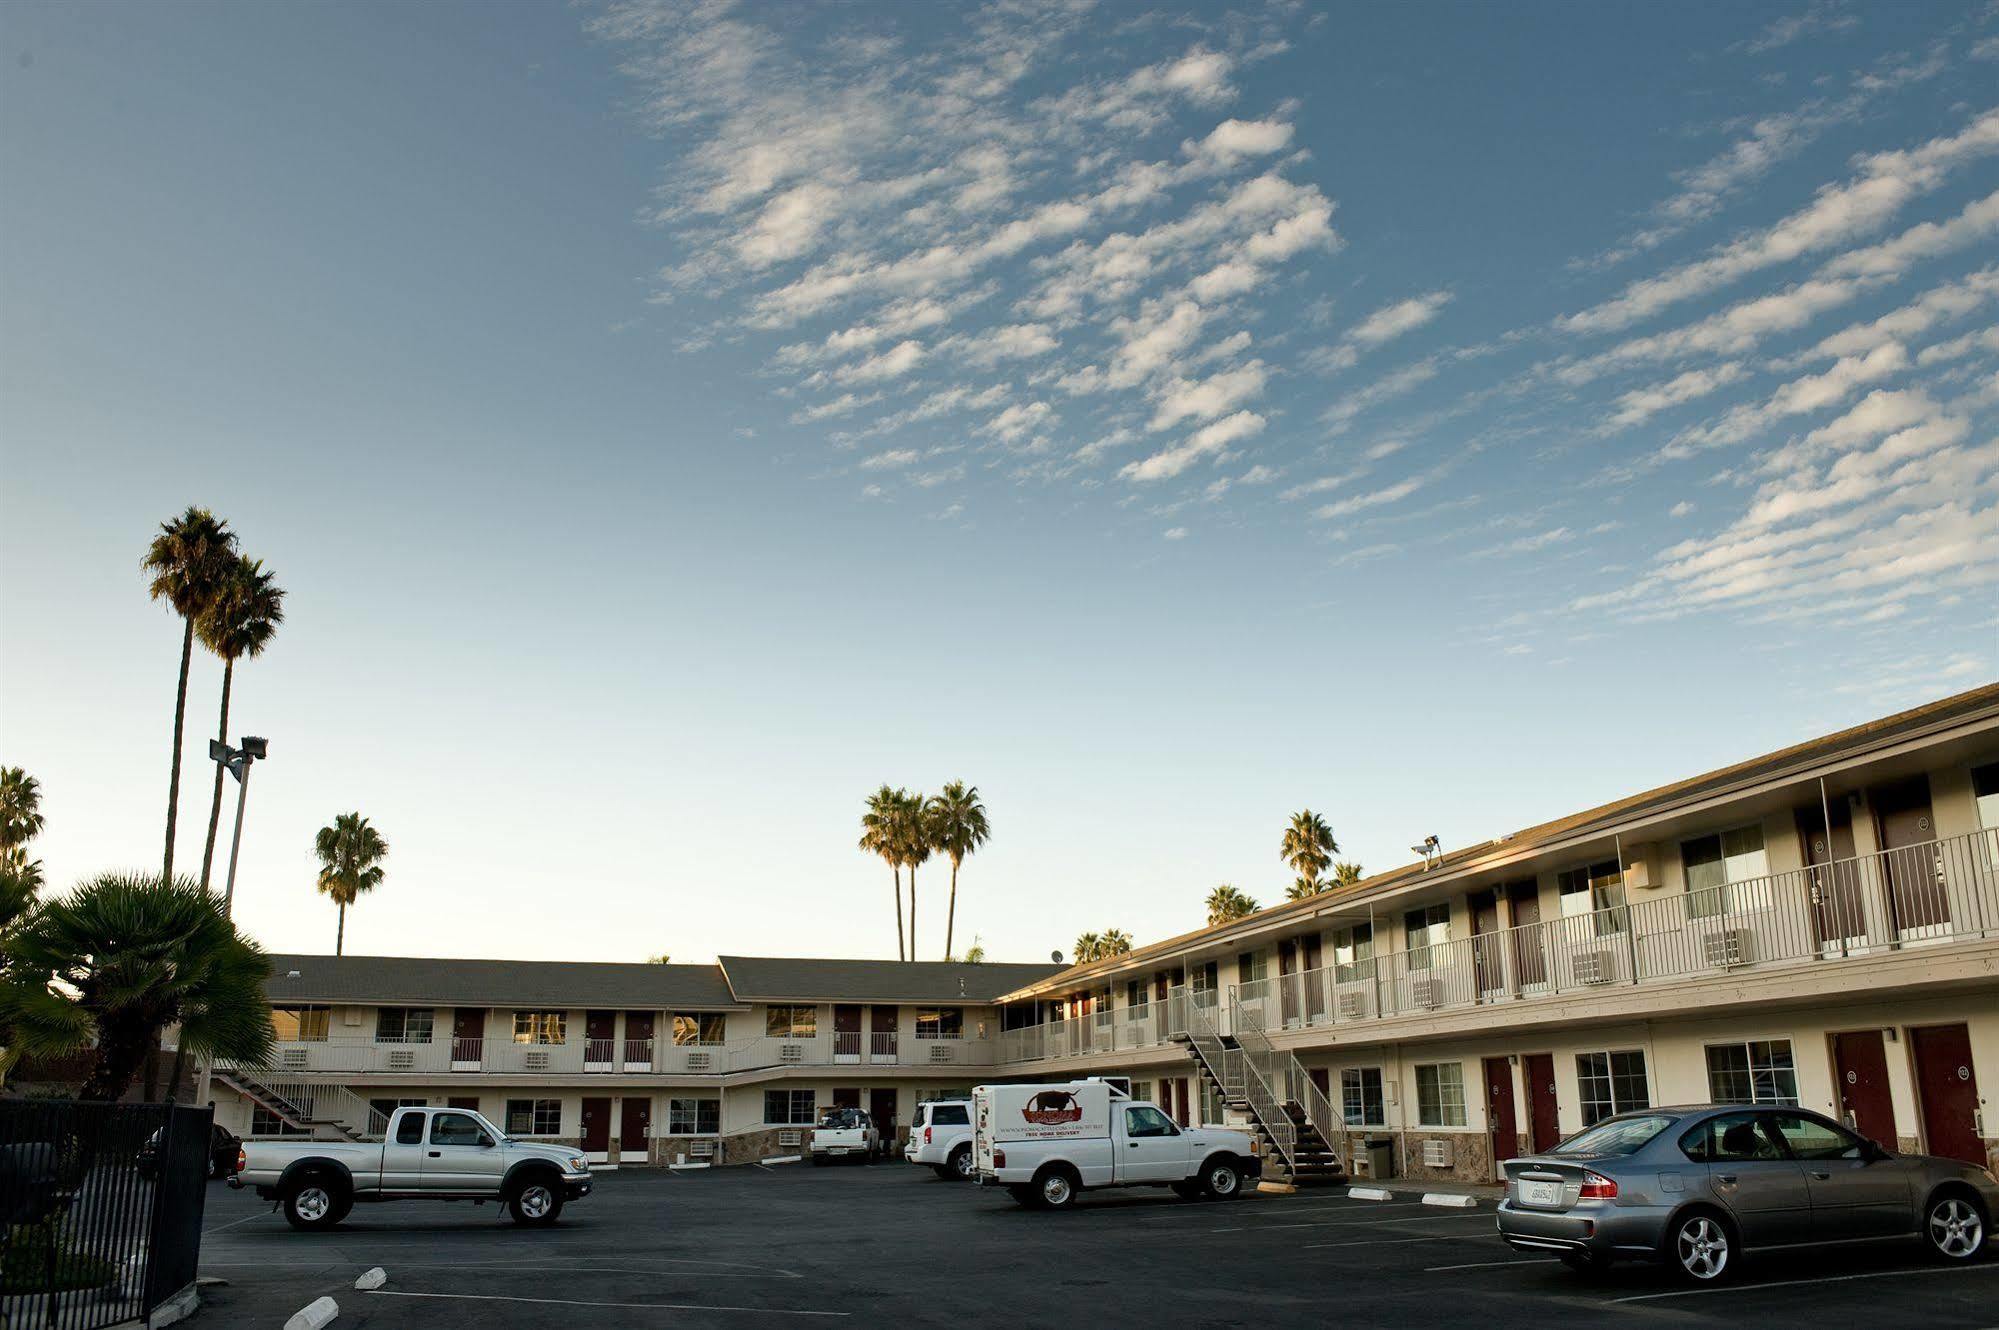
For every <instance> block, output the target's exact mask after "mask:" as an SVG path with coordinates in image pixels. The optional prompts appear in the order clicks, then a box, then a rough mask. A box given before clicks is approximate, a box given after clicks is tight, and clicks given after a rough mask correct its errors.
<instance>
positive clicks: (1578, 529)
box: [0, 2, 1999, 960]
mask: <svg viewBox="0 0 1999 1330" xmlns="http://www.w3.org/2000/svg"><path fill="white" fill-rule="evenodd" d="M0 58H4V60H5V65H4V70H5V77H4V79H0V125H4V129H0V177H4V178H5V179H6V180H7V181H8V187H7V188H6V189H5V190H0V311H4V312H0V339H4V340H0V430H4V433H0V446H4V470H0V558H4V562H5V567H6V569H7V576H6V578H5V580H4V585H0V761H5V762H7V763H9V764H20V765H24V766H26V767H28V768H29V769H30V770H31V771H33V772H35V773H36V774H37V775H38V776H39V777H40V778H41V780H42V782H43V784H44V786H45V787H46V791H47V794H46V811H47V814H48V817H49V829H48V831H47V833H46V834H45V836H44V838H43V839H42V841H41V842H39V845H38V848H39V852H40V854H41V856H42V857H43V859H44V861H45V864H46V867H47V870H48V872H49V874H50V876H51V878H52V880H54V881H55V882H57V883H59V884H61V883H67V882H69V881H72V880H74V879H76V878H78V877H80V876H82V875H84V874H87V873H90V872H93V871H97V870H100V869H104V868H111V867H123V866H144V865H146V864H148V863H156V862H157V858H158V853H157V844H158V837H159V832H160V823H161V816H162V813H163V809H162V807H161V805H162V804H163V803H164V786H165V783H166V765H167V755H168V754H167V750H168V746H169V744H168V741H169V737H170V720H171V702H172V687H173V674H174V668H175V657H176V654H177V651H178V645H179V635H178V632H177V631H176V626H175V624H174V622H173V621H172V620H171V619H170V618H169V616H168V615H167V614H166V612H165V611H163V610H161V609H159V608H157V607H155V606H153V605H151V604H149V603H148V602H147V600H146V599H145V590H144V582H143V580H142V578H141V577H140V575H139V572H138V567H137V564H138V559H139V556H140V554H141V553H142V552H143V549H144V546H145V542H146V539H147V537H148V534H149V531H150V529H151V527H152V525H153V524H154V523H156V522H158V521H159V520H161V519H162V518H164V517H166V516H167V515H169V514H170V513H171V512H173V511H176V510H178V509H179V508H180V507H182V506H184V505H186V504H188V503H190V502H197V503H203V504H206V505H209V506H211V507H213V508H214V509H215V510H216V511H217V512H219V513H220V514H222V515H224V516H226V517H228V518H229V519H230V520H231V521H232V523H233V524H234V525H235V527H236V528H237V529H238V530H239V531H240V533H241V535H242V537H243V539H244V542H245V546H246V549H247V550H248V551H249V552H251V553H253V554H256V555H258V556H260V557H262V558H264V559H265V560H267V561H268V562H269V563H270V564H271V565H272V566H273V567H274V568H275V569H276V570H277V571H278V573H279V576H280V579H281V581H282V582H283V583H284V585H285V586H287V587H288V588H289V590H290V600H289V602H288V609H289V619H288V622H287V624H286V625H285V628H284V630H283V632H282V633H281V635H280V636H279V638H278V640H277V642H276V644H275V646H274V647H273V648H272V649H271V650H270V652H269V653H268V654H267V655H266V656H265V657H264V658H262V659H260V660H257V661H255V662H252V663H250V664H248V665H247V666H245V667H244V668H243V669H242V670H240V671H239V674H238V682H237V690H236V699H237V700H236V724H235V725H234V726H233V727H232V728H234V729H236V730H237V731H238V732H262V733H266V734H268V735H269V736H270V737H271V740H272V758H271V761H270V762H269V764H268V765H267V766H265V767H263V768H260V769H259V774H258V776H257V778H256V784H255V787H254V794H253V799H252V804H251V807H250V816H249V825H248V831H247V834H246V846H245V854H244V868H243V878H242V882H241V884H240V886H239V898H240V903H241V917H242V918H243V920H244V921H245V923H246V924H247V925H248V926H249V927H250V928H251V929H252V930H253V931H254V932H255V933H257V935H258V936H260V937H261V938H263V939H264V940H265V941H266V942H267V943H268V944H269V945H271V946H273V947H277V948H283V949H318V948H324V947H326V946H329V945H330V943H331V941H332V930H333V920H332V910H331V908H330V907H328V906H326V905H324V904H323V903H322V902H321V901H319V900H318V899H316V898H315V897H314V896H313V894H312V890H311V882H312V874H313V864H312V860H311V854H310V844H311V836H312V832H313V830H314V829H315V828H317V827H318V826H320V825H321V824H323V823H324V822H326V821H328V820H330V818H331V817H332V815H333V814H335V813H337V812H340V811H344V810H347V809H350V808H359V809H361V810H362V811H364V812H366V813H367V814H368V815H369V816H370V817H371V818H372V819H373V820H374V821H375V822H376V823H377V825H379V826H380V827H381V828H382V830H383V831H384V833H385V834H386V835H387V837H388V839H389V841H390V843H391V846H392V855H391V859H390V863H389V878H388V882H387V885H386V886H385V887H384V888H383V889H382V891H381V892H380V893H379V895H378V896H377V897H376V898H375V899H371V900H368V901H366V902H365V903H364V904H363V905H362V906H361V907H360V908H359V909H357V910H356V911H354V912H353V915H352V917H351V918H350V920H349V925H348V940H349V943H350V949H352V950H357V951H364V952H366V951H375V952H404V953H436V954H461V955H478V954H499V955H517V956H540V957H604V958H612V959H620V958H623V959H640V958H642V957H643V956H645V955H646V954H648V953H650V952H654V951H659V950H668V951H670V952H672V954H674V956H675V957H676V958H681V959H694V960H698V959H705V958H706V957H708V956H711V955H713V954H715V953H716V952H718V951H731V950H734V951H744V952H764V953H783V952H794V953H804V954H840V953H848V954H874V955H883V954H893V946H892V935H891V928H892V924H891V923H890V919H891V917H892V916H891V913H890V900H889V894H888V892H887V891H885V890H883V888H884V887H886V886H887V885H888V884H887V873H886V871H885V870H884V869H883V868H882V867H881V866H880V865H879V864H877V863H876V862H874V861H872V860H869V859H867V858H865V857H863V856H862V855H860V854H859V853H858V852H857V851H856V850H855V849H854V848H853V841H854V838H855V836H856V834H857V828H856V825H855V820H856V818H857V816H858V812H859V806H860V801H861V798H862V797H863V795H864V794H865V793H866V791H867V790H869V789H871V788H873V787H874V786H875V785H877V784H879V783H880V782H882V781H884V780H887V781H891V782H894V783H898V784H907V785H911V786H919V787H922V788H926V789H934V788H936V787H937V786H938V785H939V784H941V783H942V782H944V781H946V780H949V779H953V778H964V779H967V780H970V781H973V782H975V783H977V784H978V785H979V786H980V787H981V788H982V790H983V792H984V794H985V797H986V799H987V801H988V803H989V806H990V808H991V810H992V815H993V819H994V823H995V829H996V838H995V840H994V842H993V844H992V845H991V846H990V847H988V848H987V849H986V850H985V851H983V852H982V853H981V854H979V855H978V856H977V857H976V858H974V859H973V860H972V861H971V862H970V863H969V864H968V865H967V869H966V872H965V875H964V880H963V899H962V900H961V902H960V907H959V931H960V939H959V942H960V946H962V945H963V944H964V941H965V940H966V938H968V937H969V936H970V935H972V934H976V935H978V936H979V937H980V938H982V939H983V941H984V942H985V943H986V945H987V947H988V949H989V950H990V952H991V953H992V954H993V955H994V956H995V957H996V958H997V957H1007V958H1021V959H1025V958H1031V957H1038V956H1040V955H1044V954H1046V953H1047V952H1048V951H1049V950H1051V949H1053V948H1056V947H1064V948H1066V947H1067V946H1068V945H1069V943H1070V942H1071V940H1072V939H1073V938H1074V936H1075V935H1076V934H1077V933H1078V932H1079V931H1082V930H1083V929H1086V928H1103V927H1120V928H1123V929H1125V930H1127V931H1128V932H1130V933H1132V934H1133V935H1134V936H1135V937H1137V938H1139V939H1141V940H1143V939H1146V938H1156V937H1160V936H1164V935H1166V934H1169V933H1173V932H1178V931H1181V930H1183V929H1184V928H1187V927H1190V926H1193V925H1194V924H1196V923H1198V921H1199V917H1200V899H1201V897H1202V896H1203V895H1204V894H1205V893H1206V891H1207V890H1208V889H1209V888H1210V887H1212V886H1213V885H1215V884H1216V883H1218V882H1221V881H1233V882H1235V883H1237V884H1239V885H1241V886H1242V887H1244V888H1245V889H1246V890H1248V891H1249V892H1250V893H1251V894H1253V895H1257V896H1259V897H1261V898H1263V899H1264V900H1266V901H1269V900H1274V899H1278V898H1280V897H1281V895H1282V891H1283V886H1284V883H1285V882H1286V880H1287V875H1286V872H1285V870H1284V869H1283V867H1282V866H1281V865H1280V864H1279V862H1278V860H1277V843H1278V837H1279V834H1280V831H1281V829H1282V826H1283V824H1284V822H1285V820H1286V817H1287V815H1288V814H1289V813H1290V812H1291V811H1292V810H1294V809H1296V808H1299V807H1302V806H1307V805H1309V806H1310V807H1312V808H1315V809H1317V810H1319V811H1321V812H1322V813H1324V814H1325V815H1326V816H1327V818H1328V819H1329V820H1330V821H1331V823H1332V824H1333V826H1334V828H1335V831H1336V833H1337V835H1338V837H1339V839H1340V842H1341V845H1342V848H1343V850H1344V852H1345V857H1348V858H1352V859H1356V860H1358V861H1360V862H1361V863H1363V864H1364V865H1366V866H1368V867H1369V868H1375V869H1378V868H1385V867H1389V866H1392V865H1393V864H1396V863H1399V862H1402V861H1404V860H1406V858H1407V857H1408V853H1407V847H1408V846H1410V845H1411V844H1413V843H1414V842H1416V841H1418V840H1420V839H1421V837H1422V836H1423V835H1424V834H1427V833H1430V832H1435V833H1437V834H1438V835H1439V836H1441V837H1442V839H1443V841H1444V842H1445V844H1446V845H1453V844H1463V843H1465V842H1466V841H1469V840H1474V839H1483V838H1485V837H1488V836H1492V835H1496V834H1500V833H1502V832H1505V831H1508V830H1511V829H1513V828H1515V827H1517V826H1520V825H1525V824H1528V823H1531V822H1534V821H1537V820H1540V819H1542V818H1545V817H1550V816H1555V815H1559V814H1561V813H1564V812H1567V811H1571V810H1573V809H1575V808H1577V807H1580V806H1584V805H1587V804H1590V803H1594V802H1598V801H1601V800H1605V799H1608V798H1612V797H1615V796H1617V795H1620V794H1623V793H1627V792H1630V791H1632V790H1635V789H1639V788H1643V787H1646V786H1648V785H1651V784H1655V783H1658V782H1661V781H1665V780H1669V779H1673V778H1675V777H1678V776H1682V775H1686V774H1690V773H1692V772H1695V771H1698V770H1702V769H1705V768H1707V767H1710V766H1713V765H1717V764H1720V763H1722V762H1726V761H1728V760H1731V759H1734V758H1738V757H1742V756H1746V755H1749V754H1752V753H1755V752H1759V751H1763V750H1766V749H1769V748H1772V747H1776V746H1780V745H1783V744H1785V743H1789V742H1792V741H1795V740H1796V739H1798V738H1801V737H1804V736H1806V735H1809V734H1812V733H1816V732H1821V731H1823V730H1826V729H1830V728H1833V727H1837V726H1839V725H1843V724H1847V723H1852V722H1855V721H1859V720H1863V719H1866V718H1869V717H1872V716H1874V715H1878V714H1882V713H1884V712H1887V711H1890V710H1893V709H1895V708H1897V707H1900V706H1903V705H1906V704H1910V703H1913V702H1916V701H1920V700H1923V699H1925V698H1929V697H1933V696H1937V695H1941V694H1944V693H1947V692H1953V691H1957V690H1959V689H1961V688H1965V687H1970V686H1973V685H1976V684H1978V683H1981V682H1985V681H1989V680H1990V679H1991V678H1992V677H1993V676H1994V674H1995V664H1999V619H1995V609H1996V608H1999V603H1996V602H1995V594H1994V590H1993V581H1994V576H1995V572H1999V499H1996V498H1995V491H1999V437H1995V422H1999V409H1995V407H1999V334H1995V331H1994V329H1995V324H1999V320H1995V317H1994V311H1995V310H1999V243H1995V237H1999V193H1995V191H1996V190H1999V7H1995V6H1994V5H1993V4H1991V3H1989V2H1988V3H1978V4H1966V5H1942V4H1934V5H1919V4H1903V5H1884V6H1872V7H1864V6H1858V5H1838V4H1825V3H1820V4H1798V3H1792V4H1784V5H1773V6H1754V5H1740V4H1727V5H1675V6H1662V5H1652V4H1642V5H1614V4H1602V5H1559V6H1555V5H1548V6H1538V7H1533V6H1504V7H1502V6H1491V5H1482V4H1462V5H1444V4H1433V5H1425V6H1340V7H1335V8H1319V7H1309V6H1294V5H1287V4H1277V5H1263V6H1243V7H1240V8H1231V9H1221V8H1212V7H1202V6H1186V7H1177V6H1162V7H1157V8H1148V9H1140V8H1138V7H1135V6H1117V5H1099V6H1096V7H1094V8H1092V7H1089V6H1086V5H1080V4H1076V5H1071V4H1053V3H1051V4H1038V3H1006V4H999V5H992V6H986V7H974V6H960V7H950V6H942V5H937V6H870V5H860V4H855V5H842V6H823V7H819V8H816V9H812V10H801V9H797V8H777V7H768V6H757V5H734V6H731V5H725V4H720V3H714V4H680V3H633V4H617V5H602V4H597V5H587V4H586V5H582V6H575V7H572V6H564V5H553V4H551V5H538V6H537V5H510V6H501V7H495V6H489V5H449V4H436V5H426V6H408V5H360V4H357V5H343V6H338V7H335V6H330V5H287V6H258V5H194V4H173V5H145V6H136V5H135V6H128V7H119V8H114V7H105V6H78V5H50V4H34V3H22V4H16V5H13V6H9V7H8V8H7V9H6V11H5V12H4V14H0ZM218 682H219V668H218V667H217V666H216V665H215V663H214V662H213V661H209V660H203V661H199V662H198V664H197V669H196V672H195V677H194V681H193V684H192V687H191V699H192V701H191V717H192V719H191V722H190V728H191V729H192V730H193V731H194V735H193V736H191V739H190V743H189V749H188V751H189V754H190V767H189V771H190V773H191V780H190V781H189V785H190V788H191V791H192V792H191V793H190V794H189V796H188V797H187V799H186V800H185V802H184V804H183V814H182V816H183V826H184V827H185V826H187V825H189V824H190V823H192V824H195V825H197V826H198V825H199V824H200V822H201V821H202V820H203V818H204V814H205V811H206V780H205V776H206V772H205V771H204V770H202V768H201V766H200V765H199V763H200V761H201V752H202V739H203V737H205V736H203V734H202V732H203V731H205V730H206V729H208V728H209V727H210V726H211V725H212V724H213V719H212V713H213V708H214V704H215V694H216V690H217V687H218ZM194 839H195V841H196V846H195V849H194V851H193V855H192V856H190V854H189V852H188V851H187V850H186V849H183V852H182V855H181V862H182V864H183V865H186V864H188V863H189V862H190V859H191V857H192V858H196V859H198V854H199V848H198V833H197V834H196V835H195V837H194ZM188 840H189V836H188V833H187V832H185V831H184V832H183V841H182V844H183V846H186V845H187V844H188ZM922 883H923V905H922V910H923V912H924V927H923V930H922V931H923V933H924V941H923V944H922V946H923V950H924V951H925V952H926V953H928V954H934V953H936V952H938V951H941V949H942V937H941V929H938V928H935V927H933V925H938V924H941V920H942V904H943V886H944V874H943V873H942V872H940V871H938V870H937V869H936V868H934V867H933V868H929V869H926V870H925V873H924V875H923V878H922Z"/></svg>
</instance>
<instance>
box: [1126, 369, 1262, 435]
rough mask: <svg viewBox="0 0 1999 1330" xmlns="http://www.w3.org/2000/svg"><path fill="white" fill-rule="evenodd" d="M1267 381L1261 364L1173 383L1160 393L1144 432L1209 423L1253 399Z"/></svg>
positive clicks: (1177, 380)
mask: <svg viewBox="0 0 1999 1330" xmlns="http://www.w3.org/2000/svg"><path fill="white" fill-rule="evenodd" d="M1268 379H1269V372H1268V371H1267V370H1266V369H1265V368H1264V364H1263V362H1262V361H1260V360H1252V361H1249V362H1247V363H1246V364H1243V365H1239V366H1237V367H1236V368H1234V369H1225V370H1221V371H1219V372H1217V373H1215V374H1211V375H1209V376H1208V377H1207V378H1205V379H1174V380H1173V381H1172V382H1171V383H1169V384H1167V385H1166V386H1165V388H1164V390H1163V391H1162V392H1161V393H1160V396H1159V406H1158V409H1157V410H1155V411H1154V412H1153V413H1152V420H1151V422H1150V423H1149V424H1148V425H1147V426H1146V428H1147V429H1150V430H1162V429H1171V428H1172V427H1173V426H1175V425H1177V424H1179V423H1180V422H1181V421H1183V420H1188V419H1193V420H1211V419H1213V418H1214V417H1216V416H1219V415H1222V414H1224V413H1226V412H1228V411H1232V410H1234V409H1235V408H1236V407H1237V406H1238V405H1240V404H1242V403H1243V402H1247V401H1249V400H1251V399H1252V398H1254V397H1256V396H1257V395H1258V394H1260V393H1261V392H1262V391H1263V386H1264V384H1265V382H1266V381H1267V380H1268Z"/></svg>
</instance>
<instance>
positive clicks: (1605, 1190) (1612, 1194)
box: [1576, 1171, 1617, 1201]
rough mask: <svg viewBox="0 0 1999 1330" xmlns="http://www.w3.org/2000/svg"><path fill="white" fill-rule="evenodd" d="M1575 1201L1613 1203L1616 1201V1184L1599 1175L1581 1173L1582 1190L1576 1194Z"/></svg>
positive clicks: (1611, 1179) (1586, 1172)
mask: <svg viewBox="0 0 1999 1330" xmlns="http://www.w3.org/2000/svg"><path fill="white" fill-rule="evenodd" d="M1576 1199H1578V1200H1583V1201H1614V1200H1616V1199H1617V1182H1616V1180H1615V1179H1614V1178H1607V1177H1605V1176H1604V1175H1603V1174H1601V1173H1591V1172H1588V1171H1585V1172H1584V1173H1583V1186H1582V1190H1581V1191H1579V1192H1577V1193H1576Z"/></svg>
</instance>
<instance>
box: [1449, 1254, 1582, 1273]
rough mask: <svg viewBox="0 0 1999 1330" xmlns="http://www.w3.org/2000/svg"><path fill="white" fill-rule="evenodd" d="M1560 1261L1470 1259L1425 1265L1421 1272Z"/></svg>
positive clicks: (1480, 1268) (1543, 1263)
mask: <svg viewBox="0 0 1999 1330" xmlns="http://www.w3.org/2000/svg"><path fill="white" fill-rule="evenodd" d="M1560 1264H1561V1261H1560V1260H1558V1259H1556V1258H1554V1257H1549V1258H1548V1259H1547V1260H1545V1261H1472V1262H1469V1263H1467V1264H1465V1265H1426V1266H1424V1267H1423V1273H1424V1274H1426V1275H1434V1274H1437V1273H1439V1272H1441V1271H1444V1270H1491V1269H1494V1268H1495V1267H1498V1266H1502V1265H1560Z"/></svg>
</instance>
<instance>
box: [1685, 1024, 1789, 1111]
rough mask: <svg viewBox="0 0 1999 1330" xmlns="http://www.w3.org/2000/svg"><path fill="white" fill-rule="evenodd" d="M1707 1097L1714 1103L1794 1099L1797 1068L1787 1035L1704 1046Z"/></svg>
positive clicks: (1784, 1102)
mask: <svg viewBox="0 0 1999 1330" xmlns="http://www.w3.org/2000/svg"><path fill="white" fill-rule="evenodd" d="M1707 1089H1708V1097H1709V1098H1710V1099H1712V1100H1713V1101H1714V1102H1715V1103H1717V1104H1790V1105H1792V1106H1794V1107H1795V1106H1796V1104H1797V1102H1798V1069H1797V1064H1796V1063H1795V1062H1793V1061H1792V1059H1791V1041H1790V1040H1788V1039H1758V1040H1753V1041H1751V1042H1749V1043H1743V1044H1709V1045H1708V1046H1707Z"/></svg>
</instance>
